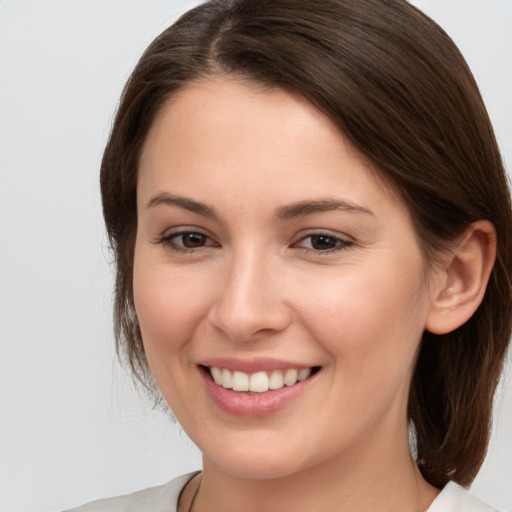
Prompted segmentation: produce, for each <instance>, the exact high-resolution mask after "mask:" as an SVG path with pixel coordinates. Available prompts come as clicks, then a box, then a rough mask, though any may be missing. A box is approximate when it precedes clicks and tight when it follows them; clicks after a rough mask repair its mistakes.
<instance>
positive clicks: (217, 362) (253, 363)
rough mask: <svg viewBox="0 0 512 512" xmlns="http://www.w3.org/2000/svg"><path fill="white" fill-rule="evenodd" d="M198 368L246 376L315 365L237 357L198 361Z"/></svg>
mask: <svg viewBox="0 0 512 512" xmlns="http://www.w3.org/2000/svg"><path fill="white" fill-rule="evenodd" d="M198 364H199V365H200V366H208V367H212V366H214V367H217V368H226V369H227V370H231V371H240V372H244V373H248V374H252V373H256V372H262V371H265V370H286V369H289V368H294V369H297V370H301V369H302V368H312V367H313V366H315V365H311V364H304V363H299V362H294V361H285V360H283V359H275V358H270V357H258V358H238V357H236V358H235V357H216V358H213V359H205V360H202V361H199V363H198Z"/></svg>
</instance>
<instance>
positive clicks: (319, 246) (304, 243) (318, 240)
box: [294, 233, 353, 254]
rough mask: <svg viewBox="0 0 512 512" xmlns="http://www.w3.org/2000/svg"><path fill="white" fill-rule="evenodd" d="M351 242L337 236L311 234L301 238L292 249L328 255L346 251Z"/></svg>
mask: <svg viewBox="0 0 512 512" xmlns="http://www.w3.org/2000/svg"><path fill="white" fill-rule="evenodd" d="M352 243H353V242H352V241H350V240H345V239H344V238H340V237H338V236H334V235H329V234H327V233H313V234H311V235H307V236H305V237H303V238H301V239H300V240H299V241H298V242H297V243H296V244H294V247H296V248H300V249H306V251H308V252H316V253H318V254H322V253H323V254H328V253H331V252H336V251H340V250H343V249H347V248H348V247H350V246H351V245H352Z"/></svg>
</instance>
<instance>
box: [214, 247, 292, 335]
mask: <svg viewBox="0 0 512 512" xmlns="http://www.w3.org/2000/svg"><path fill="white" fill-rule="evenodd" d="M271 260H272V258H271V257H269V256H268V255H262V254H257V253H256V251H244V252H243V254H238V255H236V256H233V258H231V259H230V261H229V262H226V272H225V274H224V275H223V276H222V284H221V286H220V287H219V290H218V293H217V295H216V299H215V300H214V302H213V304H212V307H211V309H210V311H209V315H208V319H209V322H210V324H211V325H213V326H214V328H215V329H217V330H219V331H221V332H222V333H223V334H224V335H225V336H226V337H227V338H229V339H230V340H232V341H236V342H251V341H256V340H258V339H261V338H262V337H265V336H272V335H275V334H276V333H279V332H282V331H284V330H285V329H286V328H287V327H288V326H289V324H290V322H291V319H292V315H291V309H290V307H289V304H288V303H287V301H286V300H285V296H286V287H284V286H283V279H282V277H283V272H282V269H279V264H278V263H277V262H276V261H274V262H272V261H271Z"/></svg>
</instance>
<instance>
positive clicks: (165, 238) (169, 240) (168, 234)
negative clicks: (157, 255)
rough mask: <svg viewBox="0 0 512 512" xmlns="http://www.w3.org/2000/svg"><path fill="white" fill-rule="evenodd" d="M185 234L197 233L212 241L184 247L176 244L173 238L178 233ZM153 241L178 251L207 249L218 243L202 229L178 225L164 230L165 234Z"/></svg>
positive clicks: (186, 251) (216, 245)
mask: <svg viewBox="0 0 512 512" xmlns="http://www.w3.org/2000/svg"><path fill="white" fill-rule="evenodd" d="M186 234H198V235H201V236H204V237H205V238H206V239H208V240H209V241H210V242H213V243H209V244H205V245H203V246H200V247H185V246H180V245H179V244H176V242H175V239H176V238H178V237H179V236H180V235H186ZM153 243H154V244H155V245H163V246H164V247H165V248H167V249H170V250H172V251H175V252H178V253H195V252H199V251H201V250H204V249H209V248H211V247H218V246H219V245H220V244H218V243H217V242H216V241H215V240H214V238H213V237H212V236H210V235H209V234H208V233H206V232H205V230H204V229H202V228H199V227H197V226H179V227H176V228H173V229H171V230H166V231H165V234H164V235H162V236H159V237H158V238H157V239H156V240H155V241H154V242H153Z"/></svg>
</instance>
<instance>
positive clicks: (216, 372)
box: [202, 366, 320, 393]
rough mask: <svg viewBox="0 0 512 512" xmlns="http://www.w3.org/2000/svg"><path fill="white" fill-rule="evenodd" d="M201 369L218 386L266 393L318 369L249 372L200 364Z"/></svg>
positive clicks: (302, 379)
mask: <svg viewBox="0 0 512 512" xmlns="http://www.w3.org/2000/svg"><path fill="white" fill-rule="evenodd" d="M202 369H203V370H204V371H205V372H206V373H207V374H208V375H209V376H210V377H211V379H212V380H213V381H214V382H215V384H217V385H218V386H221V387H223V388H224V389H231V390H233V391H239V392H245V393H247V392H248V393H266V392H268V391H275V390H277V389H281V388H283V387H285V386H286V387H291V386H294V385H295V384H297V383H298V382H302V381H304V380H306V379H308V378H309V377H311V376H312V375H314V374H316V373H318V372H319V371H320V367H319V366H313V367H311V368H300V369H295V368H287V369H284V370H271V371H260V372H256V373H251V374H249V373H245V372H242V371H231V370H228V369H227V368H218V367H216V366H202Z"/></svg>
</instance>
